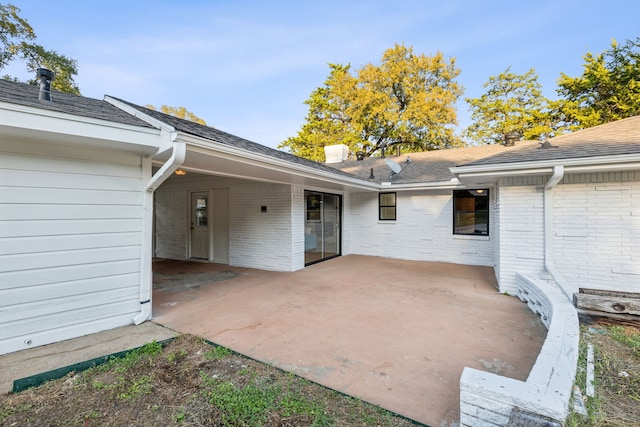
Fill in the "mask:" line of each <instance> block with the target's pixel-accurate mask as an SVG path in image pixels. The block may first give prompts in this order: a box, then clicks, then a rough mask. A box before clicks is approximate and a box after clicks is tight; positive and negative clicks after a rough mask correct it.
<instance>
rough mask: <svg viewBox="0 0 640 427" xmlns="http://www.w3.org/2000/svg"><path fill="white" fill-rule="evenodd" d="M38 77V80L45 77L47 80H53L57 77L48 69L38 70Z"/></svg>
mask: <svg viewBox="0 0 640 427" xmlns="http://www.w3.org/2000/svg"><path fill="white" fill-rule="evenodd" d="M36 76H37V77H38V78H42V77H45V78H47V79H50V80H53V78H54V76H55V73H54V72H53V71H51V70H48V69H46V68H38V69H37V70H36Z"/></svg>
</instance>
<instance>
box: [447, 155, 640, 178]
mask: <svg viewBox="0 0 640 427" xmlns="http://www.w3.org/2000/svg"><path fill="white" fill-rule="evenodd" d="M638 162H640V154H632V155H630V154H619V155H615V156H600V157H582V158H573V159H555V160H546V161H541V162H520V163H502V164H493V165H477V166H456V167H452V168H449V170H450V171H451V173H453V174H455V175H466V176H479V175H505V174H532V173H533V174H535V173H548V172H550V171H551V170H552V169H553V167H554V166H557V165H562V166H564V167H565V168H568V169H570V168H573V169H576V170H577V169H579V168H581V167H589V168H597V167H598V166H601V167H603V168H604V169H608V170H609V169H611V168H612V167H614V168H615V167H616V165H618V166H619V167H620V168H625V166H624V165H625V164H629V163H638Z"/></svg>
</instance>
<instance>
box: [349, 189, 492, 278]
mask: <svg viewBox="0 0 640 427" xmlns="http://www.w3.org/2000/svg"><path fill="white" fill-rule="evenodd" d="M452 200H453V193H452V191H451V190H444V191H430V192H418V191H411V192H398V193H397V209H396V212H397V214H396V218H397V220H396V221H379V220H378V194H377V193H354V194H350V195H349V197H348V199H346V202H345V204H346V206H347V211H348V212H349V214H348V217H347V219H348V221H349V225H348V227H349V230H348V233H346V235H347V236H348V238H347V239H346V240H347V247H348V252H349V253H353V254H361V255H373V256H382V257H388V258H400V259H409V260H419V261H436V262H438V261H439V262H450V263H456V264H469V265H483V266H493V263H494V259H493V254H494V243H493V241H492V240H493V239H494V237H493V235H494V234H493V233H494V231H493V229H494V217H495V214H494V213H495V209H494V207H495V203H494V200H495V199H494V196H493V194H492V195H491V203H490V221H491V224H490V227H489V233H490V236H489V237H486V236H454V235H453V205H452Z"/></svg>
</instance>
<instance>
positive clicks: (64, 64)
mask: <svg viewBox="0 0 640 427" xmlns="http://www.w3.org/2000/svg"><path fill="white" fill-rule="evenodd" d="M19 13H20V9H19V8H17V7H16V6H14V5H12V4H2V3H0V69H3V68H4V67H6V66H7V65H8V64H9V63H11V62H12V61H14V60H16V59H19V60H21V61H23V62H24V63H25V66H26V68H27V70H29V71H30V72H31V73H32V75H33V76H34V78H33V79H30V80H29V81H28V82H29V83H32V84H35V83H36V79H35V75H36V69H38V68H40V67H42V68H47V69H49V70H51V71H53V72H54V73H55V79H53V81H52V82H51V86H52V88H53V89H56V90H59V91H62V92H68V93H74V94H77V95H79V94H80V89H79V88H78V86H77V85H76V83H75V81H74V78H75V76H76V75H77V74H78V65H77V62H76V61H75V60H74V59H71V58H68V57H66V56H64V55H62V54H60V53H58V52H56V51H54V50H47V49H45V48H44V47H42V46H41V45H39V44H37V43H35V40H36V34H35V32H34V30H33V28H31V26H30V25H29V23H28V22H27V20H26V19H24V18H22V17H20V15H19ZM4 78H5V79H13V80H16V79H15V78H13V77H11V76H8V75H5V76H4Z"/></svg>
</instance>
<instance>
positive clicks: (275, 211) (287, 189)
mask: <svg viewBox="0 0 640 427" xmlns="http://www.w3.org/2000/svg"><path fill="white" fill-rule="evenodd" d="M302 197H303V196H300V195H299V194H297V195H296V200H297V201H298V202H299V203H298V204H299V205H300V207H298V206H296V207H295V208H294V206H293V196H292V188H291V186H290V185H283V184H262V183H260V184H252V185H245V186H236V187H232V188H230V190H229V208H230V215H229V264H231V265H234V266H238V267H250V268H259V269H263V270H277V271H293V270H296V269H298V268H301V267H302V266H300V265H298V263H299V261H300V260H299V259H298V258H299V257H294V254H293V252H294V249H293V248H294V246H300V248H299V249H298V250H299V251H300V253H301V254H303V252H304V247H303V246H304V241H303V239H304V227H303V225H302V223H300V224H298V225H297V227H299V228H298V230H297V233H294V232H293V226H294V222H295V221H294V220H293V212H294V211H299V209H300V208H301V207H302V206H303V204H302V202H301V198H302ZM261 206H266V207H267V212H261ZM298 216H299V217H300V221H302V217H303V215H302V214H300V215H298ZM298 234H299V236H298V237H299V239H297V240H296V239H295V238H294V236H297V235H298ZM294 258H296V259H295V262H294ZM303 264H304V261H303Z"/></svg>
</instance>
